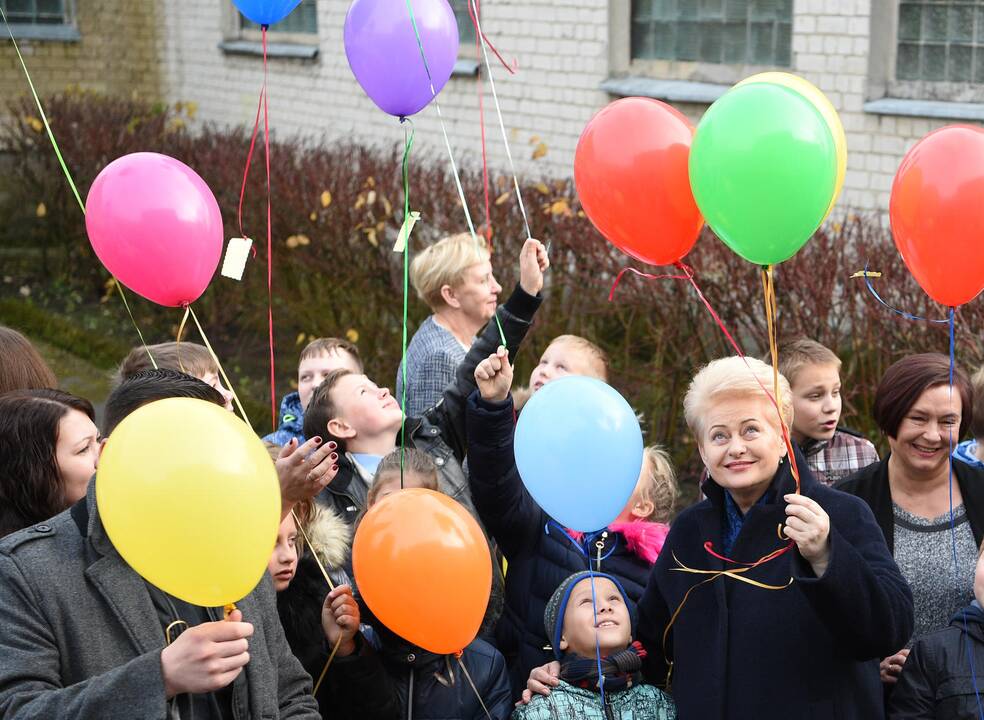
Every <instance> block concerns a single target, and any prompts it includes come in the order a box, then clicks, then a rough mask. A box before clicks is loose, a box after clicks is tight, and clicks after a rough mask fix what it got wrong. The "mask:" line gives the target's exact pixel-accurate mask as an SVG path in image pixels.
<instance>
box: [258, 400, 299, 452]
mask: <svg viewBox="0 0 984 720" xmlns="http://www.w3.org/2000/svg"><path fill="white" fill-rule="evenodd" d="M293 438H297V444H298V445H300V444H301V443H303V442H304V441H305V440H306V439H307V438H305V437H304V410H302V409H301V396H300V395H298V394H297V392H296V391H294V392H292V393H288V394H287V395H285V396H284V399H283V401H282V402H281V403H280V427H278V428H277V429H276V430H274V431H273V432H272V433H270V434H269V435H264V436H263V441H264V442H272V443H276V444H277V445H280V446H281V447H283V446H284V445H286V444H287V443H289V442H290V441H291V439H293Z"/></svg>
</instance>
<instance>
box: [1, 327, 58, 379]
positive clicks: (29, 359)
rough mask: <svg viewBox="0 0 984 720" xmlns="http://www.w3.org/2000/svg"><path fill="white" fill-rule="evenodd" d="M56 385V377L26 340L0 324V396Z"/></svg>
mask: <svg viewBox="0 0 984 720" xmlns="http://www.w3.org/2000/svg"><path fill="white" fill-rule="evenodd" d="M57 385H58V381H57V380H56V379H55V374H54V373H53V372H51V368H49V367H48V365H47V363H45V361H44V360H43V359H41V355H39V354H38V351H37V350H35V349H34V346H33V345H31V343H30V342H29V341H28V339H27V338H26V337H24V336H23V335H21V334H20V333H19V332H17V331H16V330H13V329H11V328H9V327H4V326H3V325H0V395H3V394H4V393H8V392H11V391H12V390H33V389H36V388H53V387H55V386H57Z"/></svg>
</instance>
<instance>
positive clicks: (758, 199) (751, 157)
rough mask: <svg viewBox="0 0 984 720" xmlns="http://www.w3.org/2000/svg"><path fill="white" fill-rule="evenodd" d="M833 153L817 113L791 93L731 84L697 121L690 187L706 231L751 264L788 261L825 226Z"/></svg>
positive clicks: (833, 177)
mask: <svg viewBox="0 0 984 720" xmlns="http://www.w3.org/2000/svg"><path fill="white" fill-rule="evenodd" d="M836 179H837V151H836V148H835V145H834V138H833V135H832V134H831V132H830V128H829V127H828V126H827V123H826V122H824V119H823V116H822V115H821V114H820V112H819V111H818V110H817V109H816V108H815V107H814V106H813V104H812V103H811V102H810V101H809V100H807V99H806V98H804V97H803V96H802V95H800V94H799V93H797V92H794V91H793V90H790V89H789V88H786V87H783V86H782V85H774V84H768V83H762V84H751V85H742V86H741V87H736V88H734V89H732V90H730V91H728V92H727V93H725V94H724V95H723V96H722V97H721V98H719V99H718V100H717V102H715V103H714V104H713V105H711V107H710V108H708V110H707V112H706V113H705V114H704V117H703V118H702V119H701V121H700V124H699V125H698V126H697V132H696V134H695V135H694V142H693V145H692V147H691V149H690V185H691V187H692V188H693V192H694V199H696V201H697V206H698V207H699V208H700V211H701V214H703V216H704V219H705V220H706V221H707V224H708V225H710V227H711V229H712V230H714V232H715V233H717V236H718V237H719V238H721V239H722V240H723V241H724V242H725V244H726V245H727V246H728V247H730V248H731V249H732V250H734V251H735V252H736V253H737V254H738V255H740V256H741V257H743V258H745V259H746V260H748V261H749V262H751V263H755V264H756V265H774V264H776V263H781V262H783V261H784V260H788V259H789V258H791V257H792V256H793V255H795V254H796V252H797V251H798V250H799V249H800V248H801V247H803V245H804V243H806V241H807V240H809V239H810V236H811V235H813V233H814V232H815V231H816V229H817V228H818V227H819V226H820V223H821V222H823V219H824V216H825V215H826V212H827V208H828V207H829V206H830V200H831V198H832V197H833V193H834V184H835V181H836Z"/></svg>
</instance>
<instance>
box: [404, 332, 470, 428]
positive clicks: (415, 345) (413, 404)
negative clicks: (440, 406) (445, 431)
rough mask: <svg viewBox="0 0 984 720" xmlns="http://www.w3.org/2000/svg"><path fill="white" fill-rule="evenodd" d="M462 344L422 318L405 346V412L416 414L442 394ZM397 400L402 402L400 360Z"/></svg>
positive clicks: (463, 352)
mask: <svg viewBox="0 0 984 720" xmlns="http://www.w3.org/2000/svg"><path fill="white" fill-rule="evenodd" d="M467 353H468V348H466V347H464V346H463V345H462V344H461V343H460V342H458V338H456V337H455V336H454V335H453V334H452V333H451V331H450V330H446V329H444V328H443V327H441V326H440V325H438V324H437V323H436V322H435V321H434V316H433V315H431V316H430V317H428V318H427V319H426V320H424V321H423V322H422V323H421V324H420V327H419V328H418V329H417V332H416V333H414V336H413V339H412V340H411V341H410V345H409V347H407V416H408V417H418V416H420V415H422V414H423V412H424V411H425V410H426V409H427V408H429V407H432V406H434V405H436V404H437V403H438V401H440V399H441V398H442V397H444V391H445V389H446V388H447V387H448V385H450V384H451V383H452V382H454V373H455V371H456V370H457V369H458V365H460V364H461V361H462V360H464V359H465V355H466V354H467ZM396 401H397V402H399V403H402V402H403V363H400V367H399V368H398V369H397V371H396Z"/></svg>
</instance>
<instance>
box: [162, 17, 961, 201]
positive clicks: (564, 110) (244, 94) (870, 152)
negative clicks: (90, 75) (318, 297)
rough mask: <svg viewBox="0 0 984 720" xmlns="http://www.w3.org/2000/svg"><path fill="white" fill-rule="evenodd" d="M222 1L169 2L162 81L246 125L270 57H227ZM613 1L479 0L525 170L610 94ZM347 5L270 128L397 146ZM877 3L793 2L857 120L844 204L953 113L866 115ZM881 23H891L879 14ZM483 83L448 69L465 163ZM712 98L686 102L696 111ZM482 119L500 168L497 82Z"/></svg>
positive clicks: (206, 114) (875, 183) (468, 52)
mask: <svg viewBox="0 0 984 720" xmlns="http://www.w3.org/2000/svg"><path fill="white" fill-rule="evenodd" d="M611 1H612V2H619V3H625V2H628V1H629V0H611ZM225 2H227V0H168V1H167V2H165V3H164V6H165V8H166V9H165V14H166V19H165V25H166V27H165V36H164V37H165V48H164V50H163V61H164V65H165V66H166V69H165V73H164V81H165V84H166V87H167V88H168V94H169V99H171V100H192V101H195V102H197V103H198V106H199V114H200V116H201V117H202V118H203V119H206V120H212V121H217V122H221V123H230V124H249V123H251V122H252V120H253V114H254V112H255V108H256V99H257V92H258V90H259V86H260V80H261V72H262V65H261V61H260V59H259V58H254V57H244V56H237V55H227V54H225V53H223V52H222V51H221V50H219V49H218V44H219V42H220V41H221V40H222V39H223V35H224V22H225V18H227V17H228V15H227V14H224V11H223V3H225ZM608 2H609V0H486V2H485V3H483V6H482V9H483V15H484V18H483V29H484V30H485V31H486V33H487V34H488V35H489V37H490V38H492V39H493V41H494V42H495V43H496V45H497V46H498V48H499V49H500V51H502V53H503V55H504V56H505V57H506V58H507V59H512V58H514V57H515V58H517V59H518V60H519V66H520V71H519V74H518V75H515V76H510V75H507V73H506V72H505V70H504V69H503V68H502V67H501V66H498V65H496V66H495V67H494V68H493V72H494V74H495V79H496V86H497V89H498V91H499V96H500V100H501V103H502V110H503V114H504V117H505V122H506V127H507V130H508V131H509V137H510V142H511V144H512V148H513V153H514V156H515V158H516V160H517V164H518V166H519V169H520V172H521V173H523V174H525V175H528V176H534V177H539V176H555V177H569V176H570V174H571V172H572V160H573V152H574V148H575V145H576V143H577V139H578V136H579V134H580V132H581V130H582V129H583V127H584V125H585V123H586V122H587V121H588V120H589V119H590V117H591V116H592V114H593V113H594V112H595V111H597V110H598V109H599V108H601V107H602V106H603V105H604V104H605V103H607V102H609V101H610V100H611V98H610V97H609V96H608V95H607V94H606V93H604V92H602V91H601V90H599V89H598V88H599V84H600V83H601V82H602V81H603V80H605V79H606V78H607V77H608V76H609V67H610V60H609V58H610V48H609V38H610V37H612V33H611V32H610V30H611V29H610V28H609V26H608V23H609V17H610V12H609V7H608ZM347 7H348V0H319V2H318V8H319V11H318V23H319V35H320V38H319V39H320V52H319V55H318V58H317V59H316V60H313V61H299V60H283V59H274V60H271V62H270V111H271V122H272V127H273V129H274V131H275V132H276V133H278V134H292V133H302V134H305V135H308V136H323V137H325V138H326V139H329V140H334V139H339V138H352V139H354V140H357V141H359V142H363V143H367V144H373V145H377V146H393V145H395V144H397V143H399V142H401V141H402V138H403V133H402V130H401V129H400V127H399V123H398V122H397V120H396V119H395V118H391V117H389V116H387V115H385V114H383V113H382V112H381V111H380V110H378V109H377V108H376V107H375V106H374V105H373V104H372V103H371V101H370V100H369V99H368V98H366V97H365V95H364V94H363V92H362V90H361V88H359V86H358V84H357V83H356V81H355V79H354V78H353V77H352V74H351V72H350V71H349V68H348V64H347V62H346V60H345V51H344V47H343V42H342V32H343V22H344V17H345V12H346V10H347ZM871 13H872V3H871V0H796V2H795V16H794V25H793V68H792V69H791V70H792V72H795V73H797V74H800V75H802V76H804V77H805V78H807V79H808V80H810V81H811V82H813V83H815V84H816V85H818V86H819V87H820V89H821V90H823V91H824V92H825V93H826V94H827V95H828V97H829V98H830V100H831V102H833V103H834V105H835V107H837V109H838V110H839V111H840V113H841V118H842V120H843V123H844V126H845V129H846V131H847V137H848V151H849V157H848V173H847V176H846V180H845V184H844V192H843V194H842V197H841V201H840V203H839V208H840V209H841V210H842V211H843V210H846V209H848V208H854V209H859V210H884V209H886V208H887V206H888V191H889V189H890V186H891V180H892V177H893V175H894V172H895V169H896V168H897V166H898V163H899V162H900V161H901V159H902V156H903V154H904V153H905V151H906V150H907V149H908V148H910V147H911V146H912V144H913V143H914V142H915V141H916V140H918V139H919V138H920V137H921V136H922V135H924V134H925V133H927V132H929V131H930V130H931V129H933V128H935V127H939V126H942V125H944V124H947V121H942V120H929V119H921V118H908V117H898V118H896V117H892V116H880V115H873V114H870V113H866V112H864V110H863V105H864V103H865V101H866V100H868V99H871V98H869V97H867V95H866V93H868V92H869V85H870V82H871V80H870V78H869V63H870V60H871V58H870V53H871V48H872V46H873V45H874V43H872V42H871V36H870V33H871V18H870V16H871ZM611 15H614V16H618V13H611ZM623 15H624V13H623ZM878 31H880V32H881V31H883V28H881V26H880V25H879V27H878ZM622 36H623V37H624V33H622ZM889 45H891V43H889ZM474 52H475V51H474V47H473V46H470V47H463V48H462V56H463V57H470V58H473V57H475V55H474ZM891 52H894V46H892V48H891ZM493 61H494V58H493ZM681 65H683V64H681ZM691 74H692V73H691ZM671 79H673V78H672V77H671ZM676 79H693V78H691V77H683V76H680V77H677V78H676ZM476 93H477V91H476V82H475V80H474V78H452V79H451V80H450V81H449V82H448V84H447V86H446V87H445V89H444V91H443V92H442V93H441V95H440V97H439V100H440V102H441V107H442V109H443V111H444V114H445V118H446V119H447V123H448V131H449V134H450V136H451V140H452V144H453V147H454V150H455V155H456V158H457V159H458V160H459V162H461V163H474V162H477V160H478V158H479V157H480V141H479V126H478V101H477V94H476ZM703 109H704V107H702V106H693V105H688V106H683V107H681V110H683V111H684V112H685V113H686V114H687V115H688V116H689V117H691V118H692V119H695V120H696V119H697V118H699V115H700V113H701V112H702V111H703ZM485 119H486V124H487V138H488V146H489V154H490V161H491V163H492V164H493V166H495V167H496V168H497V169H500V170H504V169H505V167H506V159H505V153H504V151H503V147H502V140H501V137H500V134H499V130H498V126H497V121H496V118H495V112H494V109H493V106H492V102H491V98H490V97H488V86H487V84H486V117H485ZM414 122H415V126H416V128H417V143H419V144H418V145H417V146H416V147H419V148H420V149H421V151H422V152H426V153H437V154H440V155H441V156H442V157H443V156H444V150H443V146H442V141H441V135H440V130H439V126H438V124H437V118H436V112H435V110H434V108H433V107H429V108H426V109H425V110H424V111H422V112H421V113H420V115H419V116H418V117H416V118H415V119H414ZM534 136H536V137H539V138H541V139H542V140H543V141H544V142H545V143H546V144H547V146H548V153H547V155H546V157H544V158H542V159H540V160H536V161H534V160H532V159H531V151H532V148H533V146H532V145H531V144H530V139H531V138H533V137H534Z"/></svg>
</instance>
